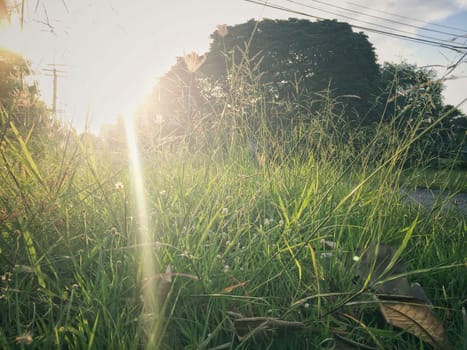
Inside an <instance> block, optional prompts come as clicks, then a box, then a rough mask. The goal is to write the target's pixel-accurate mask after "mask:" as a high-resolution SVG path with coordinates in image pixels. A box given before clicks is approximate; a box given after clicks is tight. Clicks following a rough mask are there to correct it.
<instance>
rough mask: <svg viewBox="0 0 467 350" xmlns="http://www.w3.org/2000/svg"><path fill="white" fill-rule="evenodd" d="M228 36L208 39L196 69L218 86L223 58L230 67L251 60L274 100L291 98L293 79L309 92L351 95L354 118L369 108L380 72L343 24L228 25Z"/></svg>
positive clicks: (363, 43)
mask: <svg viewBox="0 0 467 350" xmlns="http://www.w3.org/2000/svg"><path fill="white" fill-rule="evenodd" d="M228 33H229V34H228V35H227V36H225V37H222V36H221V35H219V33H218V32H215V33H214V34H213V35H212V36H211V37H212V39H213V41H212V44H211V48H210V51H209V53H208V56H207V61H206V64H205V65H204V66H203V67H202V68H201V71H202V72H203V73H205V74H206V75H207V76H209V77H210V78H211V79H213V80H214V81H216V82H217V83H219V84H222V81H225V80H226V78H227V77H228V73H229V72H228V70H226V63H225V62H226V58H227V59H229V60H231V62H235V63H239V62H242V61H244V60H245V58H247V59H249V60H253V61H256V62H257V64H258V65H259V67H260V68H259V70H260V71H261V72H262V75H261V79H262V80H261V81H262V83H263V84H264V85H265V86H268V88H269V91H270V92H271V93H273V94H275V95H276V96H277V98H278V99H283V98H291V97H294V96H295V91H294V84H295V82H297V81H299V82H300V85H301V87H302V88H304V89H306V90H308V92H309V93H317V92H321V91H323V90H327V89H328V88H329V89H330V90H331V92H332V95H333V96H334V97H338V96H352V97H349V98H347V99H346V100H345V103H346V104H347V105H348V106H349V107H351V109H353V110H355V111H356V112H357V113H358V114H359V115H360V117H362V116H364V115H365V114H366V113H367V111H368V109H369V108H370V106H371V105H372V104H373V101H374V97H375V96H374V93H375V91H376V90H377V86H378V83H379V74H380V73H379V66H378V64H377V63H376V55H375V52H374V48H373V46H372V45H371V43H370V42H369V41H368V38H367V37H366V35H364V34H363V33H355V32H353V31H352V27H351V26H350V25H349V24H347V23H342V22H337V21H329V20H324V21H319V22H310V21H308V20H301V19H289V20H263V21H261V22H257V21H255V20H250V21H248V22H246V23H243V24H239V25H236V26H231V27H228ZM245 56H246V57H245ZM349 117H350V116H349Z"/></svg>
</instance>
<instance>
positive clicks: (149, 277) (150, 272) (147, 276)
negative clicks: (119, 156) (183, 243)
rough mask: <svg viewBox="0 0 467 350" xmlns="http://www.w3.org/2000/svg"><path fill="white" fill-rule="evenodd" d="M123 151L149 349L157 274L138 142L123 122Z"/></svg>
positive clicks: (153, 333) (129, 120)
mask: <svg viewBox="0 0 467 350" xmlns="http://www.w3.org/2000/svg"><path fill="white" fill-rule="evenodd" d="M125 126H126V128H125V129H126V137H127V148H128V155H129V162H130V176H131V178H132V185H133V188H134V193H135V200H136V210H137V215H136V219H137V223H138V227H137V231H138V233H137V240H138V246H139V247H140V252H139V254H140V265H139V266H140V267H139V271H138V274H139V276H140V279H141V280H140V282H141V286H142V287H141V293H142V295H141V297H142V301H143V310H142V315H141V316H142V320H143V327H144V332H145V334H146V337H147V339H146V346H147V348H151V347H152V346H153V345H155V344H156V343H157V341H158V339H157V338H158V337H157V334H158V332H157V328H158V323H159V322H158V321H159V319H160V317H159V304H158V295H157V288H156V285H155V284H154V283H153V282H152V283H150V282H151V281H154V276H156V274H157V268H156V265H155V261H154V258H153V249H154V247H153V245H152V244H151V241H152V240H151V234H150V228H149V217H148V209H147V202H146V196H145V181H144V174H143V167H142V164H141V159H140V152H139V149H138V140H137V137H136V133H135V129H134V125H133V119H132V118H131V117H126V118H125Z"/></svg>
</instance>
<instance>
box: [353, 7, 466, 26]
mask: <svg viewBox="0 0 467 350" xmlns="http://www.w3.org/2000/svg"><path fill="white" fill-rule="evenodd" d="M347 3H348V4H350V5H352V6H356V7H360V8H363V9H365V10H370V11H374V12H379V13H384V14H385V15H389V16H393V17H398V18H402V19H408V20H409V21H413V22H417V23H421V24H424V25H430V26H433V27H440V28H446V29H451V30H457V31H459V32H463V33H466V32H467V30H466V29H460V28H456V27H452V26H447V25H444V24H439V23H430V22H426V21H422V20H419V19H416V18H412V17H408V16H403V15H398V14H395V13H391V12H388V11H383V10H377V9H374V8H371V7H368V6H364V5H360V4H357V3H354V2H350V1H347Z"/></svg>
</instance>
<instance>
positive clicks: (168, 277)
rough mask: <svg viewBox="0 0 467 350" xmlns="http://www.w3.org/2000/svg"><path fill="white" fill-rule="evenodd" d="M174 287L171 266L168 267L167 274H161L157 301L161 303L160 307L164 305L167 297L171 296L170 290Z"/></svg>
mask: <svg viewBox="0 0 467 350" xmlns="http://www.w3.org/2000/svg"><path fill="white" fill-rule="evenodd" d="M171 287H172V267H171V266H170V264H168V265H167V268H166V269H165V273H163V274H161V278H160V280H159V284H158V286H157V300H158V301H159V307H161V306H162V305H164V303H165V300H166V299H167V295H169V292H170V288H171Z"/></svg>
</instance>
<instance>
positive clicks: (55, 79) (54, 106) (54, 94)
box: [43, 63, 67, 117]
mask: <svg viewBox="0 0 467 350" xmlns="http://www.w3.org/2000/svg"><path fill="white" fill-rule="evenodd" d="M47 66H49V67H51V68H45V69H43V71H45V72H48V73H49V74H46V75H47V76H49V77H50V76H51V77H53V90H52V115H53V116H54V117H56V116H57V86H58V77H60V78H63V77H65V75H59V73H67V71H64V70H58V69H57V68H56V67H57V66H66V65H64V64H56V63H52V64H47ZM50 73H52V74H50Z"/></svg>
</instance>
